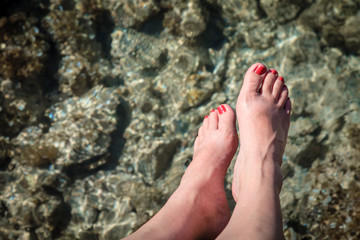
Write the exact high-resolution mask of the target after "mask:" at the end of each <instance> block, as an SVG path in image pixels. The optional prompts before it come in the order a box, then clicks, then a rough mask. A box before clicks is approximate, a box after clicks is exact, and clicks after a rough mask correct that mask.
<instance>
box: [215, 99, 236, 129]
mask: <svg viewBox="0 0 360 240" xmlns="http://www.w3.org/2000/svg"><path fill="white" fill-rule="evenodd" d="M218 112H219V129H229V130H235V131H236V123H235V120H236V118H235V112H234V110H233V109H232V107H230V106H229V105H227V104H222V105H220V106H219V107H218Z"/></svg>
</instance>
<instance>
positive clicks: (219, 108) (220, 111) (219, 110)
mask: <svg viewBox="0 0 360 240" xmlns="http://www.w3.org/2000/svg"><path fill="white" fill-rule="evenodd" d="M217 110H218V112H219V114H222V113H223V110H222V109H221V107H220V106H218V108H217Z"/></svg>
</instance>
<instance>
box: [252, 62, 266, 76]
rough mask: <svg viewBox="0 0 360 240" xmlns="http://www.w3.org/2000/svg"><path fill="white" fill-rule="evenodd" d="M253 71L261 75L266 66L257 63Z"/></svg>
mask: <svg viewBox="0 0 360 240" xmlns="http://www.w3.org/2000/svg"><path fill="white" fill-rule="evenodd" d="M254 71H255V73H256V74H258V75H263V74H264V73H265V72H266V67H264V66H263V65H262V64H259V65H257V67H256V68H255V69H254Z"/></svg>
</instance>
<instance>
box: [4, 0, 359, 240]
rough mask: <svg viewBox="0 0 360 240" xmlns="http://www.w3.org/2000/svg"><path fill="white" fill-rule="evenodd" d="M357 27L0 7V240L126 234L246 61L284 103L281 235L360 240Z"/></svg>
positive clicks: (351, 21) (107, 4)
mask: <svg viewBox="0 0 360 240" xmlns="http://www.w3.org/2000/svg"><path fill="white" fill-rule="evenodd" d="M359 26H360V2H359V1H357V0H338V1H327V0H281V1H280V0H258V1H252V0H228V1H220V0H203V1H200V0H199V1H195V0H170V1H165V0H136V1H135V0H117V1H115V0H74V1H72V0H48V1H42V0H33V1H26V0H17V1H11V0H3V1H2V3H1V9H0V216H1V217H0V239H9V240H15V239H22V240H26V239H29V240H30V239H31V240H32V239H36V240H37V239H39V240H40V239H61V240H65V239H84V240H85V239H94V240H96V239H105V240H111V239H119V238H121V237H124V236H126V235H128V234H130V233H132V232H133V231H135V230H136V229H138V228H139V227H140V226H141V225H142V224H143V223H144V222H146V221H147V220H148V219H150V218H151V217H152V216H153V215H154V214H155V213H156V212H157V211H158V210H159V209H160V208H161V207H162V206H163V205H164V203H165V202H166V200H167V198H168V197H169V196H170V195H171V193H172V192H173V191H174V190H175V189H176V187H177V186H178V184H179V182H180V179H181V176H182V174H183V173H184V171H185V170H186V167H187V165H188V164H189V163H190V161H191V159H192V147H193V142H194V139H195V137H196V135H197V129H198V128H199V126H200V124H201V122H202V119H203V117H204V116H205V115H206V114H208V113H209V111H210V110H211V109H214V108H215V107H217V106H218V105H219V104H221V103H228V104H230V105H231V106H233V107H235V102H236V98H237V95H238V92H239V89H240V87H241V84H242V78H243V74H244V73H245V71H246V69H247V68H248V66H249V65H250V64H252V63H254V62H258V61H260V62H263V63H265V64H266V65H267V66H268V67H271V68H274V69H277V70H278V72H279V73H280V74H281V75H282V76H283V77H284V78H285V81H286V84H287V86H288V87H289V90H290V97H291V98H292V103H293V111H292V118H291V127H290V131H289V137H288V144H287V148H286V150H285V155H284V157H283V165H282V171H283V177H284V184H283V188H282V192H281V202H282V213H283V225H284V232H285V236H286V238H287V239H359V238H360V231H359V226H360V201H359V199H360V182H359V180H360V161H359V159H360V112H359V106H360V38H359V36H360V27H359ZM259 127H261V126H259ZM232 166H233V164H232ZM232 166H231V167H230V168H229V171H228V174H227V177H226V183H225V185H226V191H227V194H228V195H229V204H230V206H231V207H233V206H234V201H233V200H232V198H231V181H232Z"/></svg>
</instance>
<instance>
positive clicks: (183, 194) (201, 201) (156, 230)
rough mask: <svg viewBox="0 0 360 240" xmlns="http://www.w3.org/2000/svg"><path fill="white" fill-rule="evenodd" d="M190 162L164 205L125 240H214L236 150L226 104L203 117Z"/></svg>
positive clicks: (223, 218)
mask: <svg viewBox="0 0 360 240" xmlns="http://www.w3.org/2000/svg"><path fill="white" fill-rule="evenodd" d="M194 145H195V146H194V155H193V161H192V162H191V164H190V165H189V167H188V169H187V170H186V172H185V174H184V176H183V178H182V180H181V183H180V186H179V187H178V189H177V190H176V191H175V192H174V193H173V195H172V196H171V197H170V199H169V200H168V202H167V203H166V204H165V206H164V207H163V208H162V209H161V210H160V211H159V212H158V214H156V215H155V216H154V217H153V218H152V219H150V221H149V222H147V223H146V224H144V226H142V227H141V228H140V229H139V230H138V231H137V232H135V233H134V234H133V235H130V236H129V237H128V239H147V238H149V237H151V238H152V239H214V238H215V237H216V236H217V235H219V234H220V232H221V231H222V230H223V229H224V227H225V226H226V224H227V223H228V221H229V219H230V210H229V206H228V203H227V199H226V196H225V190H224V178H225V174H226V171H227V168H228V166H229V164H230V162H231V160H232V158H233V156H234V154H235V152H236V150H237V147H238V136H237V132H236V125H235V113H234V110H233V109H232V108H231V107H230V106H229V105H226V104H223V105H221V106H219V107H218V109H217V110H213V111H212V112H211V113H210V114H209V116H206V117H205V119H204V121H203V125H202V126H201V127H200V129H199V131H198V137H197V138H196V140H195V144H194Z"/></svg>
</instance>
